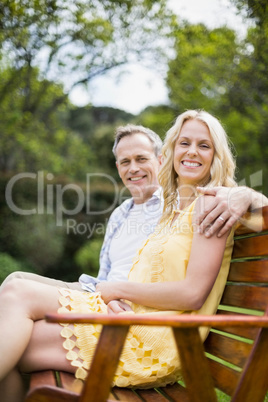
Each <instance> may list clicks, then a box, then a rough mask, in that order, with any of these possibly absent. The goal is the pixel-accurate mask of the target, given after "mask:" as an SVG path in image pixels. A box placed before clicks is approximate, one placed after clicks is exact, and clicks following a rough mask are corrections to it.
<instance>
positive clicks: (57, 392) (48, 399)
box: [27, 386, 80, 402]
mask: <svg viewBox="0 0 268 402" xmlns="http://www.w3.org/2000/svg"><path fill="white" fill-rule="evenodd" d="M79 400H80V398H79V395H77V394H73V393H72V392H70V391H66V390H64V389H62V388H56V387H51V386H42V387H39V386H38V387H36V388H34V389H33V390H32V391H30V392H29V393H28V394H27V402H52V401H53V402H79Z"/></svg>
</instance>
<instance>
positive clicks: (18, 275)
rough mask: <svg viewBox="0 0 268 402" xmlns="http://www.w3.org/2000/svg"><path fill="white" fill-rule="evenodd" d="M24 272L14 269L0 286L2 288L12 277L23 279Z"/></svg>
mask: <svg viewBox="0 0 268 402" xmlns="http://www.w3.org/2000/svg"><path fill="white" fill-rule="evenodd" d="M26 274H27V273H26V272H23V271H15V272H12V273H11V274H9V275H8V276H7V277H6V278H5V280H4V281H3V283H2V285H1V288H3V287H4V286H6V284H7V283H8V282H10V281H13V280H14V279H24V278H25V276H26ZM25 279H26V278H25Z"/></svg>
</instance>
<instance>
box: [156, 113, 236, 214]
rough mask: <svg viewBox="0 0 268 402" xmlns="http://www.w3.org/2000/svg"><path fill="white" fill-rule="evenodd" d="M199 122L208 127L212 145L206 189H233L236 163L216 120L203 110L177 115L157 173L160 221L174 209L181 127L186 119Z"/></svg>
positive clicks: (168, 133) (166, 140)
mask: <svg viewBox="0 0 268 402" xmlns="http://www.w3.org/2000/svg"><path fill="white" fill-rule="evenodd" d="M194 119H195V120H199V121H201V122H202V123H204V124H206V126H207V127H208V130H209V133H210V135H211V139H212V142H213V145H214V150H215V153H214V157H213V161H212V164H211V168H210V178H209V181H208V182H207V183H205V184H204V185H206V186H210V187H213V186H226V187H234V186H236V182H235V180H234V173H235V160H234V157H233V155H232V152H231V146H230V142H229V140H228V137H227V134H226V132H225V130H224V128H223V127H222V125H221V123H220V122H219V120H218V119H217V118H216V117H214V116H212V115H211V114H209V113H207V112H205V111H203V110H188V111H186V112H184V113H182V114H180V115H179V116H178V117H177V119H176V121H175V124H174V125H173V126H172V127H171V128H170V129H169V130H168V132H167V134H166V137H165V140H164V145H163V149H162V155H163V164H162V168H161V170H160V173H159V183H160V185H161V186H162V188H163V196H164V213H163V217H162V220H163V219H165V218H166V217H167V215H169V214H170V213H171V212H172V211H173V209H174V208H175V207H176V206H177V198H178V186H179V178H178V175H177V173H176V171H175V169H174V160H173V159H174V148H175V142H176V140H177V138H178V137H179V135H180V132H181V129H182V126H183V124H184V123H185V122H186V121H188V120H194Z"/></svg>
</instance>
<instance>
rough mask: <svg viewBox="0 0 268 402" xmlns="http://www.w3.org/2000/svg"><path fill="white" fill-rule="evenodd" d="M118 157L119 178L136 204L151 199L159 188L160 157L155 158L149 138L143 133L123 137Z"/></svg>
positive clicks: (117, 151)
mask: <svg viewBox="0 0 268 402" xmlns="http://www.w3.org/2000/svg"><path fill="white" fill-rule="evenodd" d="M116 157H117V158H116V159H117V161H116V167H117V169H118V173H119V176H120V177H121V179H122V181H123V183H124V185H125V186H126V187H127V188H128V190H129V191H130V193H131V195H132V197H133V198H134V202H135V203H136V204H142V203H144V202H145V201H147V200H148V199H149V198H151V196H152V194H153V193H154V192H155V190H156V189H157V188H158V186H159V185H158V180H157V175H158V172H159V168H160V156H159V157H156V156H155V153H154V150H153V144H152V142H151V141H150V140H149V138H148V137H147V136H146V135H144V134H142V133H137V134H131V135H127V136H126V137H123V138H122V139H121V140H120V141H119V144H118V145H117V147H116Z"/></svg>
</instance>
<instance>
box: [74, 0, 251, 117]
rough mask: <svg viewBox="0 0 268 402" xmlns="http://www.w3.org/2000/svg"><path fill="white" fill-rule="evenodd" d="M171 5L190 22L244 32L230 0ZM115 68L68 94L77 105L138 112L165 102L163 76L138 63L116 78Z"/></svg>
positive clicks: (180, 0)
mask: <svg viewBox="0 0 268 402" xmlns="http://www.w3.org/2000/svg"><path fill="white" fill-rule="evenodd" d="M168 3H169V6H170V7H171V9H172V10H173V11H174V12H175V13H176V14H177V15H178V16H179V18H180V19H186V20H187V21H189V22H190V23H193V24H195V23H199V22H202V23H204V24H206V25H207V26H208V27H209V28H216V27H218V26H222V25H228V26H230V27H231V28H233V29H236V30H237V31H238V32H239V34H241V35H243V34H244V33H245V25H244V24H243V22H242V18H241V16H238V15H236V12H235V8H234V6H232V5H231V4H230V0H168ZM118 72H119V70H118V69H115V70H111V71H110V72H109V73H107V74H106V75H105V76H101V77H96V78H95V79H94V80H92V81H91V83H90V87H89V90H90V92H89V91H87V90H86V89H84V88H82V87H80V88H76V89H74V90H73V91H72V92H71V94H70V100H71V102H72V103H74V104H75V105H77V106H85V105H87V104H88V103H91V104H93V105H94V106H110V107H114V108H118V109H122V110H125V111H127V112H130V113H133V114H138V113H140V112H141V111H142V110H143V109H145V108H146V107H147V106H149V105H151V106H152V105H158V104H165V103H168V92H167V88H166V86H165V81H164V77H163V76H161V75H160V73H157V72H156V71H153V70H152V69H146V68H145V67H142V66H141V65H135V64H132V65H129V66H128V68H127V72H126V73H125V74H123V75H122V77H121V78H120V80H118Z"/></svg>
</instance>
